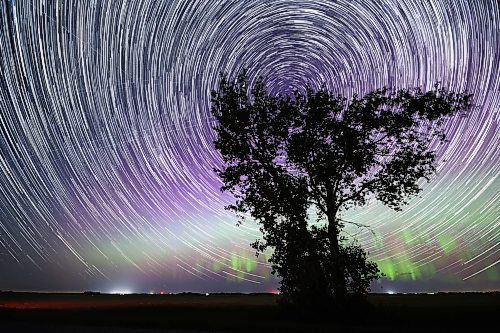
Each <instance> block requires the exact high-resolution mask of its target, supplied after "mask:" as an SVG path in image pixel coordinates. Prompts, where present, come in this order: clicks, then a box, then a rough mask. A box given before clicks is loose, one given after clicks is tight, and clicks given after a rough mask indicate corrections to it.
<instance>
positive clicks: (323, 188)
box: [211, 71, 471, 304]
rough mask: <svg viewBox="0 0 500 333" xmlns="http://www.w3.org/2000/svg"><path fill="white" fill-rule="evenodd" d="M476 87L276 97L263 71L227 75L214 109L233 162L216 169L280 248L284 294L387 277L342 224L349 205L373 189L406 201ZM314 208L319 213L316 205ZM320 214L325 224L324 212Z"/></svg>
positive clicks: (325, 296)
mask: <svg viewBox="0 0 500 333" xmlns="http://www.w3.org/2000/svg"><path fill="white" fill-rule="evenodd" d="M470 97H471V96H470V95H467V94H465V93H455V92H451V91H448V90H447V89H445V88H443V87H440V86H439V85H436V86H435V87H434V89H432V90H430V91H427V92H424V91H423V90H422V89H421V88H411V89H400V90H391V89H388V88H380V89H377V90H374V91H372V92H370V93H368V94H366V95H365V96H364V97H361V98H359V97H357V96H355V97H353V98H352V99H351V100H347V99H346V98H345V97H343V96H339V95H335V94H333V93H332V92H331V91H329V90H328V89H327V88H326V86H323V87H322V88H320V89H318V90H313V89H311V88H306V89H304V91H295V92H294V94H293V95H277V96H271V95H270V94H269V92H268V90H267V88H266V83H265V81H264V80H263V79H259V80H257V82H256V83H255V84H254V85H253V86H250V85H249V81H248V77H247V73H246V72H245V71H243V72H241V73H240V74H239V75H238V76H237V77H236V78H227V77H226V76H221V79H220V83H219V86H218V89H217V90H215V91H213V92H212V108H211V111H212V114H213V116H214V117H215V120H216V124H215V126H214V129H215V132H216V134H217V138H216V140H215V147H216V148H217V149H218V150H219V151H220V153H221V155H222V158H223V161H224V165H223V166H222V167H221V168H218V169H216V171H217V174H218V175H219V176H220V177H221V179H222V181H223V183H224V185H223V187H222V188H221V190H223V191H229V192H230V193H232V194H233V196H234V197H235V199H236V200H235V203H234V204H232V205H230V206H228V208H229V209H231V210H233V211H235V212H236V213H238V214H239V216H240V217H241V218H243V217H244V214H250V216H252V218H253V219H255V220H256V221H257V223H259V225H260V227H261V231H262V233H263V239H262V240H257V241H256V242H255V243H254V244H253V246H254V247H255V248H256V249H257V250H258V251H262V250H264V249H265V248H267V247H271V248H272V249H273V250H274V253H273V255H272V257H271V259H270V262H271V263H272V265H273V269H274V271H273V272H274V273H277V274H278V276H280V277H281V279H282V280H281V287H280V291H281V293H282V295H283V297H284V299H285V301H287V302H291V303H301V304H305V303H311V304H313V303H318V302H323V301H328V300H330V299H333V298H335V299H336V300H337V301H340V302H343V301H344V300H345V298H346V295H347V294H348V293H357V294H362V293H366V292H367V291H368V288H369V284H370V281H371V280H372V279H374V278H377V277H378V276H379V271H378V268H377V266H376V265H375V264H374V263H373V262H370V261H368V260H367V256H366V252H365V251H364V250H363V249H362V248H360V247H359V246H358V245H356V244H355V243H349V242H348V241H347V239H346V238H345V237H343V236H342V234H341V231H342V228H343V226H344V224H345V223H347V222H346V221H345V220H343V219H342V214H343V212H345V211H346V210H348V209H350V208H352V207H355V206H363V205H365V204H367V202H369V200H372V199H373V200H379V201H380V202H382V203H383V204H385V205H387V206H389V207H391V208H393V209H396V210H400V209H401V208H402V206H403V205H404V204H406V203H407V202H408V199H409V198H411V197H412V196H414V195H416V194H417V193H419V191H420V190H421V187H420V182H419V180H420V179H427V180H430V178H429V177H430V176H431V175H432V174H433V173H434V172H435V167H436V165H435V162H436V151H435V150H433V149H432V147H436V144H437V143H439V142H442V141H443V140H445V133H444V130H443V124H444V122H445V121H446V120H447V119H448V118H449V117H451V116H453V115H455V114H456V113H458V112H462V111H465V110H468V109H469V107H470ZM310 209H315V210H316V213H317V216H318V221H316V222H318V223H312V222H314V221H311V219H310V218H309V216H308V211H310ZM321 222H323V223H321Z"/></svg>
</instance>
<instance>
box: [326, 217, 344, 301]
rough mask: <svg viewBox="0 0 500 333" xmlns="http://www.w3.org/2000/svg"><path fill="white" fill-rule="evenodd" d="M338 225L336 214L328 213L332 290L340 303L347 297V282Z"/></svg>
mask: <svg viewBox="0 0 500 333" xmlns="http://www.w3.org/2000/svg"><path fill="white" fill-rule="evenodd" d="M339 231H340V230H339V225H338V221H337V219H336V214H333V213H329V214H328V238H329V241H330V251H331V254H332V257H333V265H334V268H333V269H334V279H333V291H334V292H335V298H336V300H337V301H338V302H339V303H340V304H342V303H344V302H345V300H346V297H347V284H346V280H345V263H344V258H343V256H342V255H341V253H340V244H339Z"/></svg>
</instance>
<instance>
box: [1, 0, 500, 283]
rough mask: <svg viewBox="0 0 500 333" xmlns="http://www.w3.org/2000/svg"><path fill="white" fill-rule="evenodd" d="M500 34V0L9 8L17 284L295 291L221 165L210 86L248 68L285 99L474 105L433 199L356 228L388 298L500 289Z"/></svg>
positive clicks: (7, 206) (5, 50) (360, 215)
mask: <svg viewBox="0 0 500 333" xmlns="http://www.w3.org/2000/svg"><path fill="white" fill-rule="evenodd" d="M499 42H500V8H499V2H498V1H497V0H484V1H483V0H407V1H403V0H394V1H369V0H357V1H347V0H345V1H340V0H339V1H333V0H307V1H306V0H297V1H290V0H265V1H264V0H243V1H240V0H233V1H215V0H168V1H166V0H165V1H157V0H149V1H147V0H137V1H128V0H127V1H118V0H109V1H106V0H92V1H90V0H89V1H72V0H65V1H56V0H47V1H27V0H2V1H1V2H0V289H3V290H36V291H82V290H96V291H97V290H98V291H102V292H116V291H119V292H127V291H128V292H159V291H161V290H164V291H167V292H180V291H199V292H214V291H226V292H235V291H241V292H251V291H259V292H271V291H274V290H276V288H277V286H278V280H277V279H276V278H274V277H273V276H272V275H271V272H270V268H269V265H268V264H267V263H266V255H265V254H264V255H261V256H259V258H256V257H255V255H254V254H255V251H254V250H253V249H252V248H250V246H249V243H250V242H253V241H254V240H255V239H257V238H259V231H258V227H257V226H256V225H255V224H254V223H253V222H251V221H249V222H247V223H245V224H243V225H242V226H239V227H238V226H236V224H235V222H236V218H235V217H234V216H233V215H232V214H231V213H230V212H227V211H225V210H224V206H225V205H227V204H229V203H231V202H232V198H231V196H230V195H229V194H223V193H221V192H220V190H219V188H220V186H221V182H220V180H219V179H218V178H217V176H216V175H215V173H214V172H213V170H212V169H213V168H214V167H220V166H221V163H222V159H221V157H220V155H219V154H218V152H217V151H216V150H215V148H214V146H213V140H214V131H213V130H212V126H213V120H212V119H211V116H210V91H211V90H212V89H214V88H215V87H216V86H217V83H218V79H219V74H220V72H221V71H223V72H226V73H227V74H229V75H230V76H234V75H235V74H236V73H237V72H238V71H239V70H241V69H242V68H243V67H247V68H248V72H249V75H250V78H251V80H252V81H253V80H255V79H256V78H257V77H258V76H263V77H264V78H267V83H268V87H269V89H270V91H271V92H272V94H278V93H290V92H292V91H293V90H294V89H296V88H298V89H300V88H303V87H305V86H307V85H308V86H311V87H313V88H317V87H319V86H320V85H321V84H322V83H326V85H327V86H328V87H329V88H330V89H332V90H333V91H335V92H338V93H341V94H344V95H345V96H346V97H351V96H352V95H353V93H358V94H361V95H362V94H364V93H366V92H368V91H370V90H372V89H374V88H378V87H381V86H384V85H385V86H391V87H394V88H402V87H415V86H422V87H423V88H424V89H430V88H432V86H433V84H434V83H435V82H437V81H440V82H442V84H443V85H444V86H446V87H449V88H450V89H452V90H456V91H463V90H466V91H468V92H469V93H472V94H474V104H475V107H474V108H473V109H472V111H471V113H470V114H469V115H468V116H467V117H455V118H453V119H452V120H451V121H450V122H448V123H447V127H446V133H447V135H448V138H449V142H447V143H445V144H444V145H441V146H439V147H438V149H439V150H438V152H439V153H438V156H439V159H438V170H437V175H436V176H435V177H434V178H433V179H432V181H431V182H430V183H424V182H422V186H423V188H424V190H423V191H422V193H421V195H420V196H419V197H417V198H414V199H413V200H411V201H410V204H409V205H408V206H406V207H405V208H404V210H403V211H402V212H393V211H391V210H390V209H388V208H385V207H383V206H382V205H380V204H377V203H371V204H370V205H368V206H367V207H364V208H363V209H359V210H357V211H353V212H350V213H348V214H347V215H346V216H345V219H347V220H352V221H355V222H359V223H364V224H369V225H370V226H371V227H372V228H373V229H372V231H369V230H366V229H361V230H357V229H354V228H350V229H348V230H347V231H348V232H349V234H350V235H352V236H355V237H357V238H358V239H359V240H360V242H361V244H363V245H364V246H365V248H366V249H367V250H368V251H369V252H370V258H371V259H372V260H374V261H376V262H377V263H378V264H379V266H380V268H381V270H382V271H383V272H384V273H385V274H386V278H385V279H383V280H382V281H381V282H380V283H374V284H373V291H376V292H379V291H384V292H387V291H395V292H403V291H452V290H457V291H465V290H469V291H472V290H474V291H485V290H499V289H500V282H499V281H500V178H499V171H500V149H499V147H500V135H499V126H498V125H499V118H500V115H499V108H500V75H499V67H500V43H499ZM267 255H269V253H267Z"/></svg>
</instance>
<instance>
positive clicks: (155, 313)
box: [0, 292, 500, 333]
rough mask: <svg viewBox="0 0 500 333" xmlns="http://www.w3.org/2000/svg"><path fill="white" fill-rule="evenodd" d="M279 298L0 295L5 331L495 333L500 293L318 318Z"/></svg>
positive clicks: (381, 300)
mask: <svg viewBox="0 0 500 333" xmlns="http://www.w3.org/2000/svg"><path fill="white" fill-rule="evenodd" d="M277 297H278V296H276V295H213V294H212V295H209V296H206V295H197V294H182V295H92V294H37V293H5V292H4V293H0V328H1V329H0V331H1V332H2V333H4V332H5V333H7V332H54V333H59V332H61V333H62V332H71V333H83V332H98V333H104V332H106V333H110V332H129V333H146V332H147V333H153V332H185V331H187V330H188V331H192V332H332V331H345V332H360V331H362V332H374V331H377V332H421V331H425V332H438V331H439V332H443V331H444V332H446V331H451V330H454V331H457V330H458V331H476V330H479V329H486V328H490V329H493V328H494V327H495V325H496V323H497V320H498V314H499V313H500V293H467V294H447V293H438V294H433V295H430V294H406V295H382V294H371V295H369V296H368V299H367V300H368V302H367V303H368V304H367V305H366V306H364V307H361V308H354V309H347V310H342V311H341V310H336V311H333V310H332V311H330V312H328V313H326V314H325V313H321V309H314V310H310V311H306V312H304V311H295V310H291V309H284V308H281V307H279V306H278V305H277V304H276V300H277Z"/></svg>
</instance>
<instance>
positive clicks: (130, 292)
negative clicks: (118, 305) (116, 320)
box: [109, 289, 133, 295]
mask: <svg viewBox="0 0 500 333" xmlns="http://www.w3.org/2000/svg"><path fill="white" fill-rule="evenodd" d="M109 293H110V294H113V295H130V294H133V292H132V291H130V290H126V289H124V290H122V289H118V290H113V291H110V292H109Z"/></svg>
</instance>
